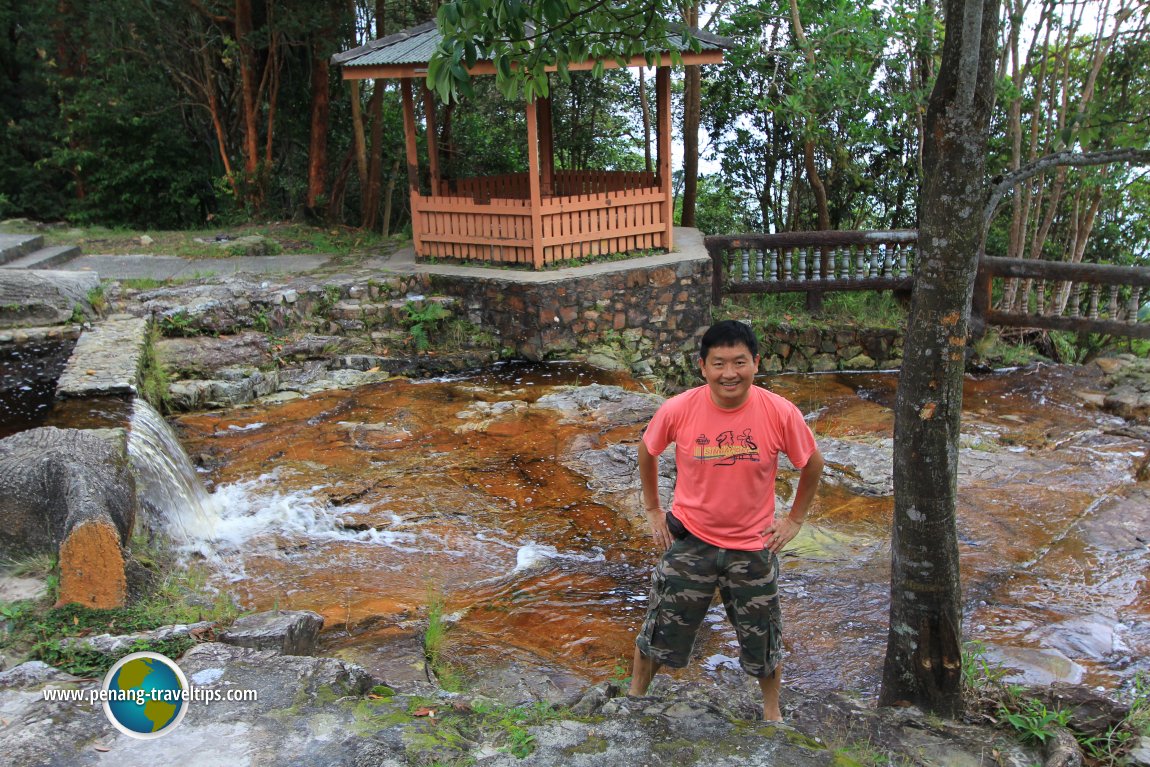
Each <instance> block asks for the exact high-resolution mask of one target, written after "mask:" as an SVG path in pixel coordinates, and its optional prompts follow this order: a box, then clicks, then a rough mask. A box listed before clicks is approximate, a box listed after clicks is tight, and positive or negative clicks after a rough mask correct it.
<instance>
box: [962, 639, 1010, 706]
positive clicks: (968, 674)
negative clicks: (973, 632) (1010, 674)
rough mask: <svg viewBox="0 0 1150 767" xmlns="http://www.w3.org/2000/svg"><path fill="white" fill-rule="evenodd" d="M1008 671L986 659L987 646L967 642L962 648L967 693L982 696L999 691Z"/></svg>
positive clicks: (963, 672) (964, 686) (963, 684)
mask: <svg viewBox="0 0 1150 767" xmlns="http://www.w3.org/2000/svg"><path fill="white" fill-rule="evenodd" d="M1006 674H1007V670H1006V669H1004V668H1003V667H1002V666H1000V665H998V664H996V663H993V662H991V661H990V660H989V659H988V658H987V657H986V645H985V644H983V643H982V642H967V643H966V644H965V645H963V648H962V686H963V689H964V690H965V691H967V693H972V694H974V695H980V694H982V693H984V692H986V691H987V690H992V689H993V690H998V689H999V688H1000V687H1001V686H1002V680H1003V679H1004V678H1005V677H1006Z"/></svg>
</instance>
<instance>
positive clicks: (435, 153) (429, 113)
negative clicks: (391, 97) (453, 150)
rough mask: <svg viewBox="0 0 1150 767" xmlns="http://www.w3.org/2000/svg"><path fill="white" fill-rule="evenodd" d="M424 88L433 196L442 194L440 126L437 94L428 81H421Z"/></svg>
mask: <svg viewBox="0 0 1150 767" xmlns="http://www.w3.org/2000/svg"><path fill="white" fill-rule="evenodd" d="M420 87H421V88H422V89H423V114H424V117H425V119H426V120H427V130H426V133H427V163H428V166H429V167H430V169H431V196H432V197H438V196H439V195H440V194H442V190H441V189H440V188H439V184H440V175H439V126H438V125H437V124H436V121H435V94H434V93H433V92H432V91H431V89H430V88H428V87H427V83H426V82H423V83H420Z"/></svg>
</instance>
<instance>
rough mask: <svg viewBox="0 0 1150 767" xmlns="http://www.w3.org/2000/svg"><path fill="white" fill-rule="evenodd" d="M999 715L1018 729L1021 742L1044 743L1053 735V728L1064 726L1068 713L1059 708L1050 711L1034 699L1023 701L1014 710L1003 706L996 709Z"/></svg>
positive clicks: (1067, 719) (1067, 720) (1068, 719)
mask: <svg viewBox="0 0 1150 767" xmlns="http://www.w3.org/2000/svg"><path fill="white" fill-rule="evenodd" d="M998 715H999V717H1001V718H1002V720H1003V721H1005V722H1006V723H1007V724H1009V725H1010V726H1011V727H1013V728H1014V729H1015V730H1017V731H1018V733H1019V736H1020V737H1021V738H1022V740H1023V742H1026V743H1039V744H1042V743H1045V742H1046V740H1047V738H1050V737H1053V736H1054V733H1055V730H1057V729H1062V728H1065V727H1066V724H1067V722H1069V721H1070V713H1069V712H1068V711H1063V710H1061V709H1056V710H1054V711H1051V710H1049V709H1047V708H1046V705H1045V704H1043V703H1041V702H1039V701H1036V700H1026V701H1023V703H1022V705H1021V706H1020V707H1019V708H1018V709H1015V710H1011V709H1009V708H1006V707H1005V706H1003V707H1002V708H1000V709H999V710H998Z"/></svg>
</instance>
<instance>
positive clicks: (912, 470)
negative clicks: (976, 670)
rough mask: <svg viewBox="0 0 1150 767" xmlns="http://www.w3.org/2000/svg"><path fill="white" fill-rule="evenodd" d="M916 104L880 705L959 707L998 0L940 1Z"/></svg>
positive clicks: (941, 710)
mask: <svg viewBox="0 0 1150 767" xmlns="http://www.w3.org/2000/svg"><path fill="white" fill-rule="evenodd" d="M945 8H946V15H945V18H946V38H945V42H944V44H943V52H942V63H941V66H940V68H939V74H938V79H937V81H936V83H935V87H934V91H933V92H932V93H931V97H930V102H929V105H928V108H927V121H926V128H927V130H926V136H927V139H926V146H925V150H924V155H923V167H924V171H925V175H924V178H923V191H922V198H921V202H920V205H919V209H920V211H921V223H920V226H919V252H920V259H921V260H920V263H919V265H918V269H917V274H916V278H915V285H914V293H913V295H912V298H911V308H910V316H909V317H908V320H907V334H906V339H905V342H904V351H903V365H902V372H901V373H900V375H899V384H898V393H897V395H896V398H895V444H894V486H895V512H894V525H893V531H892V540H891V604H890V630H889V635H888V638H887V650H886V662H885V665H884V668H883V681H882V692H881V694H880V698H879V703H880V704H881V705H886V706H890V705H900V704H911V705H916V706H919V707H921V708H923V709H924V710H927V711H930V712H933V713H936V714H939V715H942V716H951V717H953V716H956V715H957V714H959V713H960V712H961V710H962V689H961V688H962V684H961V683H962V602H961V597H962V594H961V588H960V583H959V567H958V564H959V563H958V534H957V530H956V525H955V504H956V490H957V484H958V482H957V469H958V436H959V425H960V422H961V417H962V376H963V369H964V362H965V351H966V335H967V326H968V324H969V321H970V300H971V296H972V294H973V292H974V278H975V274H976V272H977V269H978V259H979V254H980V252H981V249H982V244H983V243H982V223H981V214H980V213H979V212H978V210H979V208H980V207H981V205H983V204H984V203H985V200H986V199H987V195H988V187H987V184H986V179H985V177H984V175H985V174H984V170H985V165H986V153H987V142H988V135H989V125H990V116H991V112H992V111H993V106H994V62H995V59H996V45H997V37H998V30H997V27H998V13H999V0H946V2H945Z"/></svg>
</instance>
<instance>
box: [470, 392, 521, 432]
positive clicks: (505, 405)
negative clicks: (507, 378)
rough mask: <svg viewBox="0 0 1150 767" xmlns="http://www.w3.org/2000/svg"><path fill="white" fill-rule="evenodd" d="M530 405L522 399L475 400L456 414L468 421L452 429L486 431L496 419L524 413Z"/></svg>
mask: <svg viewBox="0 0 1150 767" xmlns="http://www.w3.org/2000/svg"><path fill="white" fill-rule="evenodd" d="M528 407H529V405H528V404H527V403H526V402H524V401H522V400H502V401H499V402H485V401H483V400H480V401H478V402H474V403H472V404H471V406H470V407H468V408H467V409H466V410H460V411H459V412H458V413H456V414H455V417H456V418H460V419H464V420H466V423H463V424H460V425H459V426H456V427H455V428H454V429H452V431H454V432H455V433H456V434H465V433H467V432H472V431H477V432H486V431H487V430H488V429H490V428H491V425H492V424H494V423H495V422H496V421H498V420H500V419H502V418H506V417H508V416H513V415H516V414H518V413H522V412H524V411H525V410H527V408H528Z"/></svg>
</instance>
